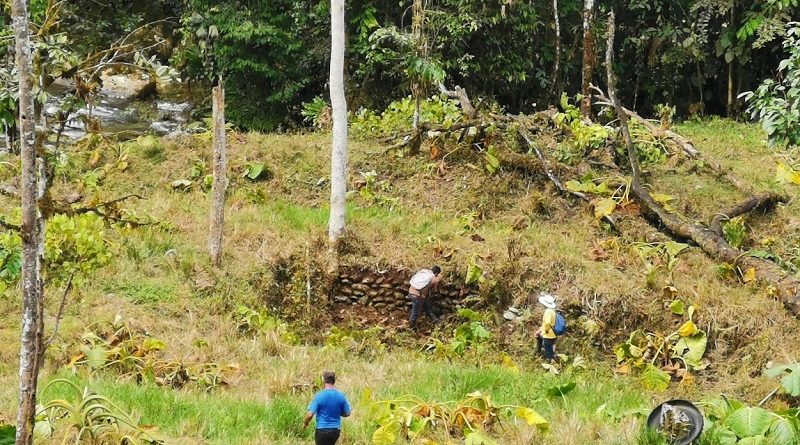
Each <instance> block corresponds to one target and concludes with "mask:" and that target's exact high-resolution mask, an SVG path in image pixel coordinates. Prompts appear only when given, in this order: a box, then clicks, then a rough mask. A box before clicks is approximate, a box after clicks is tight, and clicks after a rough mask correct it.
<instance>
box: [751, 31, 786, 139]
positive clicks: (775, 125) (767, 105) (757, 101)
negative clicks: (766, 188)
mask: <svg viewBox="0 0 800 445" xmlns="http://www.w3.org/2000/svg"><path fill="white" fill-rule="evenodd" d="M783 47H784V49H785V50H786V52H787V53H788V54H789V58H787V59H783V60H781V62H780V64H778V73H779V74H778V80H774V79H767V80H765V81H764V82H762V83H761V85H760V86H759V87H758V88H757V89H756V90H755V91H748V92H746V93H742V94H741V95H740V96H739V97H743V98H744V99H745V101H747V103H748V107H747V111H748V112H749V113H750V116H751V117H752V118H753V119H757V120H759V121H760V122H761V126H762V128H764V131H766V132H767V135H768V136H769V142H770V144H771V145H800V22H790V23H789V24H788V25H787V31H786V39H785V40H784V42H783Z"/></svg>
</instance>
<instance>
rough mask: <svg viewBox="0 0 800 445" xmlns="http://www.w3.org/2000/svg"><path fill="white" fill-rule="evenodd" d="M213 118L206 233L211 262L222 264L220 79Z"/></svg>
mask: <svg viewBox="0 0 800 445" xmlns="http://www.w3.org/2000/svg"><path fill="white" fill-rule="evenodd" d="M211 95H212V106H211V107H212V119H213V142H212V146H213V151H214V154H213V165H212V173H213V175H214V181H213V182H212V184H211V224H210V228H209V235H208V250H209V252H210V253H211V263H212V264H214V266H215V267H221V266H222V239H223V226H224V223H225V191H226V189H227V188H228V158H227V153H226V151H227V147H226V141H225V87H224V86H223V84H222V81H221V80H220V81H219V83H218V84H217V86H216V87H214V89H213V90H212V92H211Z"/></svg>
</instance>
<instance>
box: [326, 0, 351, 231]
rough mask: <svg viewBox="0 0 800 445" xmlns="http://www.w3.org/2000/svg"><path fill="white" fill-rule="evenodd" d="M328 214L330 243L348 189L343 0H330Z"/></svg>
mask: <svg viewBox="0 0 800 445" xmlns="http://www.w3.org/2000/svg"><path fill="white" fill-rule="evenodd" d="M330 89H331V106H332V108H333V135H332V143H331V214H330V221H329V223H328V238H329V240H330V241H331V244H332V245H333V244H334V243H335V242H336V241H337V240H338V239H339V237H340V236H341V235H342V233H343V232H344V224H345V221H344V216H345V194H346V193H347V100H346V99H345V96H344V0H331V70H330Z"/></svg>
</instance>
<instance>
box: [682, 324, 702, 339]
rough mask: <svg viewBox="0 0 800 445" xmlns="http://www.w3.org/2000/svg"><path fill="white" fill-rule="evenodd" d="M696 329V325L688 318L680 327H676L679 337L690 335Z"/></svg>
mask: <svg viewBox="0 0 800 445" xmlns="http://www.w3.org/2000/svg"><path fill="white" fill-rule="evenodd" d="M698 330H699V329H697V325H696V324H694V322H693V321H691V320H689V321H687V322H686V323H684V324H683V325H682V326H681V327H680V328H678V334H679V335H680V336H681V337H691V336H692V335H694V334H696V333H697V331H698Z"/></svg>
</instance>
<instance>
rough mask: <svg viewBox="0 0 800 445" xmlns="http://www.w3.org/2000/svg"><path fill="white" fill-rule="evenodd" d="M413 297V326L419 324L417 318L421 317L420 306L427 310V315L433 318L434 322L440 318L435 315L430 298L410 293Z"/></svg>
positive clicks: (410, 296)
mask: <svg viewBox="0 0 800 445" xmlns="http://www.w3.org/2000/svg"><path fill="white" fill-rule="evenodd" d="M409 298H411V320H410V322H411V327H412V328H413V327H416V326H417V319H418V318H419V310H420V308H421V309H422V310H424V311H425V315H427V316H428V318H430V319H431V321H433V322H434V323H436V321H437V320H438V319H437V318H436V316H435V315H433V305H432V304H431V300H430V298H424V299H423V298H420V297H417V296H416V295H409Z"/></svg>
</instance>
